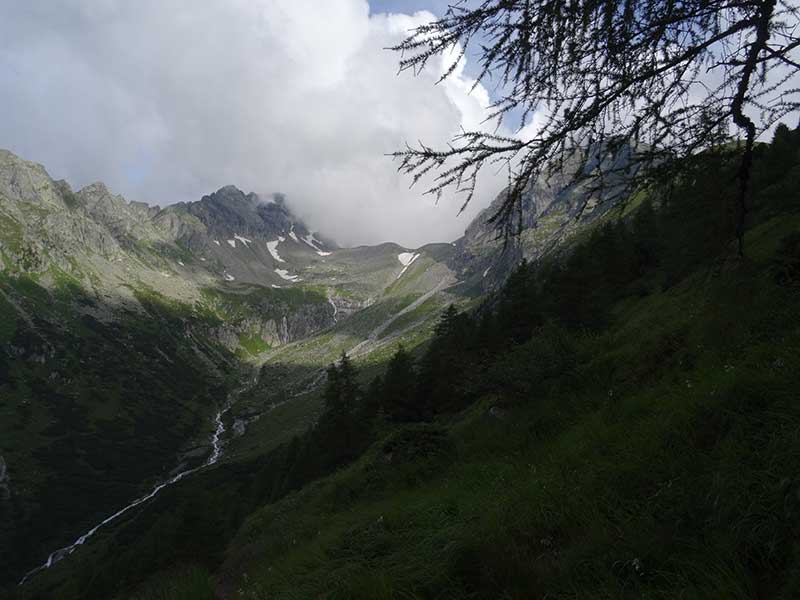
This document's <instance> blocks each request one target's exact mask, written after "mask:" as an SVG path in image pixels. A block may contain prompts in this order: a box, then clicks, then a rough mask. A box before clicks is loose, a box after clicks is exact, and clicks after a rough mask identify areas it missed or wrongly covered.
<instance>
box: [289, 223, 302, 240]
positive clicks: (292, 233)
mask: <svg viewBox="0 0 800 600" xmlns="http://www.w3.org/2000/svg"><path fill="white" fill-rule="evenodd" d="M289 237H290V238H292V239H293V240H294V241H295V242H297V243H298V244H299V243H300V240H298V239H297V234H296V233H295V232H294V225H292V230H291V231H290V232H289Z"/></svg>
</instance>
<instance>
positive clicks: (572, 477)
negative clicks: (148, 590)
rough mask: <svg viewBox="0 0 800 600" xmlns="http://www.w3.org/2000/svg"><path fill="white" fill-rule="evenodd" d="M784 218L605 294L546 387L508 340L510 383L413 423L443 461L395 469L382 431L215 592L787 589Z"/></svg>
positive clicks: (793, 571)
mask: <svg viewBox="0 0 800 600" xmlns="http://www.w3.org/2000/svg"><path fill="white" fill-rule="evenodd" d="M797 226H798V222H797V220H796V215H792V216H788V217H787V216H784V217H781V218H780V219H779V220H775V221H769V222H767V223H764V224H763V225H762V226H759V227H757V228H755V229H754V230H752V231H751V232H750V233H749V235H748V239H747V244H748V248H750V249H751V256H752V258H751V259H749V260H748V261H744V262H740V263H738V264H736V265H733V266H731V267H729V268H728V269H727V270H726V271H724V272H719V270H718V269H717V268H705V267H704V268H702V269H700V270H698V271H697V272H695V273H694V274H692V275H691V276H690V277H689V278H687V279H686V280H684V281H683V282H681V283H680V284H679V285H676V286H674V287H673V288H670V289H669V290H667V291H662V292H657V293H654V294H651V295H649V296H645V297H640V298H636V297H634V298H627V299H625V300H624V301H622V302H620V303H619V304H618V305H617V306H616V307H615V311H614V312H615V315H616V318H615V319H614V324H613V326H611V327H609V328H608V329H607V330H605V331H604V332H603V333H601V334H594V335H588V334H581V333H573V334H570V336H571V342H570V347H571V348H572V351H573V352H574V353H575V362H574V367H573V368H570V370H569V371H568V372H567V373H565V374H563V375H561V376H559V377H557V378H555V379H554V380H549V381H547V382H545V383H543V382H542V381H541V380H531V379H530V378H526V375H525V370H524V369H522V365H524V364H526V363H527V361H528V360H529V357H530V356H533V355H536V356H546V353H544V354H543V353H542V351H540V350H537V348H536V347H537V344H548V343H549V341H548V340H546V339H544V340H537V339H536V338H534V340H532V341H531V342H528V343H527V344H525V345H523V346H520V347H518V348H517V349H516V350H514V351H513V352H511V353H510V354H509V355H508V356H507V357H506V358H505V359H503V362H504V363H506V364H507V365H508V368H507V369H503V368H500V367H501V366H498V368H499V369H500V372H502V373H506V372H508V373H515V374H516V375H517V377H518V378H519V381H518V382H517V383H518V384H519V386H518V387H515V386H513V385H511V384H509V383H508V382H507V383H506V385H504V386H500V387H498V392H497V393H496V394H488V395H486V396H485V397H484V398H483V399H482V400H481V401H480V402H478V403H477V404H476V405H474V406H472V407H471V408H469V409H468V410H466V411H465V412H464V413H462V414H460V415H458V416H456V417H455V418H453V419H452V420H449V421H444V422H441V423H439V424H437V425H435V426H428V427H436V428H438V430H439V437H440V438H441V439H443V440H445V441H444V442H443V443H442V446H441V448H438V449H437V448H434V449H433V450H431V449H430V448H428V447H427V446H424V445H423V446H420V448H423V450H421V453H420V452H410V453H409V454H408V456H410V457H411V458H408V459H404V458H402V454H400V453H399V452H398V451H397V450H396V449H395V450H393V451H392V452H391V453H389V452H387V451H386V448H387V447H389V446H390V440H391V439H392V437H393V436H394V437H396V436H397V435H400V434H398V432H396V431H393V432H390V433H387V436H388V437H386V438H384V439H383V440H381V441H380V442H378V443H376V444H375V445H373V447H372V448H371V450H370V451H369V452H368V453H367V455H365V456H364V457H362V458H361V459H360V460H359V461H358V462H357V463H355V464H354V465H352V466H351V467H349V468H347V469H344V470H342V471H340V472H338V473H337V474H335V475H333V476H331V477H328V478H326V479H324V480H321V481H319V482H317V483H316V484H312V485H311V486H308V487H307V488H305V489H303V490H302V491H300V492H298V493H296V494H294V495H292V496H290V497H287V498H286V499H284V500H282V501H279V502H277V503H275V504H271V505H267V506H265V507H263V508H262V509H260V510H259V511H257V512H256V513H254V514H253V515H252V516H251V517H250V518H249V519H248V520H247V521H246V523H245V524H244V526H243V527H242V528H241V529H240V532H239V534H238V536H237V538H236V539H235V540H234V541H233V542H232V543H231V545H230V547H229V552H228V557H227V561H226V564H225V566H224V567H223V569H222V571H221V574H220V575H219V581H220V585H221V586H222V588H223V589H234V588H236V589H239V588H241V589H242V590H243V591H242V593H241V595H240V596H239V597H244V598H310V597H320V598H387V599H388V598H429V597H435V598H530V597H547V598H675V597H685V598H720V599H721V598H742V599H744V598H754V597H770V598H793V597H797V595H798V594H799V593H800V587H798V586H799V585H800V570H798V566H797V565H798V564H799V562H800V561H798V558H800V557H798V547H797V544H796V541H795V540H796V538H795V535H794V533H793V532H794V531H796V530H797V527H798V526H800V500H798V498H800V480H798V478H797V475H796V473H797V466H798V463H797V451H796V449H797V448H798V447H800V406H798V405H797V402H796V390H797V387H796V386H797V377H796V373H797V372H800V308H798V303H797V301H796V291H795V290H793V289H791V288H788V289H787V288H785V287H782V286H779V285H776V283H775V281H774V280H773V278H772V276H771V272H770V261H771V260H772V256H773V254H774V251H775V248H777V244H778V242H777V241H776V240H775V232H781V233H783V234H785V233H788V232H790V231H792V230H794V231H796V230H797ZM778 241H779V240H778ZM542 350H545V348H542ZM534 371H535V370H534ZM530 377H533V376H532V375H531V376H530ZM498 406H499V407H502V410H501V412H500V413H496V414H499V415H500V416H491V414H490V413H489V409H490V408H491V407H498ZM406 433H407V436H406V437H407V440H409V441H408V444H410V445H411V446H414V445H415V444H416V445H419V443H420V442H419V440H420V439H421V438H420V437H419V431H416V430H414V429H413V428H412V429H411V430H409V431H407V432H406ZM391 447H392V448H396V446H394V445H393V446H391ZM399 454H400V456H398V455H399ZM243 574H246V577H245V575H243Z"/></svg>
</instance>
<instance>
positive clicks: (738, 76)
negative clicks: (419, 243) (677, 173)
mask: <svg viewBox="0 0 800 600" xmlns="http://www.w3.org/2000/svg"><path fill="white" fill-rule="evenodd" d="M797 18H798V5H797V3H796V2H794V1H792V0H755V1H753V0H736V1H733V2H731V1H728V0H713V1H707V0H691V1H688V2H672V1H669V0H660V1H654V0H625V1H624V2H619V1H618V0H599V1H598V0H592V1H584V0H573V1H570V2H566V3H565V2H560V1H538V2H530V1H528V0H483V1H481V2H478V3H477V4H475V5H474V6H467V5H465V3H462V2H456V3H454V4H453V5H452V6H450V7H449V8H448V9H447V11H446V12H445V14H444V16H443V17H441V18H439V19H437V20H435V21H433V22H431V23H428V24H425V25H422V26H420V27H418V28H416V30H415V31H414V32H413V34H412V35H411V36H410V37H408V38H407V39H406V40H405V41H403V42H402V43H400V44H399V45H397V46H396V47H395V48H394V49H395V50H397V51H400V52H402V58H401V61H400V68H401V70H404V69H412V70H414V71H416V72H419V71H421V70H422V69H424V68H425V67H426V65H427V64H428V62H429V61H431V60H432V59H435V58H439V57H440V56H444V57H445V58H444V60H446V61H447V62H446V65H447V68H445V71H444V74H443V75H442V77H441V79H446V78H447V77H449V76H450V75H451V74H453V73H454V72H455V71H456V70H457V68H458V65H459V61H460V60H461V59H462V58H463V57H464V56H465V55H466V54H467V53H468V52H470V51H472V50H474V52H475V53H476V54H477V56H478V60H479V62H480V65H481V70H480V72H479V74H478V76H477V79H476V85H477V84H478V83H481V82H482V83H484V84H487V85H488V84H489V83H490V82H491V87H493V88H494V89H496V90H498V95H497V97H498V100H496V101H495V102H494V103H493V105H492V107H491V109H492V117H494V118H496V119H497V120H498V121H502V119H503V118H504V117H510V118H513V119H518V120H519V129H521V128H522V127H523V126H524V125H526V124H527V123H528V121H529V120H530V118H532V116H533V115H534V114H536V116H537V117H538V119H539V121H540V122H539V123H538V126H537V128H536V131H535V132H534V133H533V134H532V135H531V136H530V137H525V136H519V137H514V136H512V135H509V134H506V135H503V134H501V133H497V132H496V130H495V132H492V131H486V130H471V131H463V132H462V133H461V134H459V135H458V136H456V138H455V139H454V140H453V141H452V142H451V143H450V144H449V145H448V146H447V147H445V148H442V149H438V148H432V147H430V146H427V145H424V144H420V146H418V147H411V146H409V147H407V148H406V150H404V151H399V152H396V153H395V156H396V157H397V158H399V159H400V160H401V163H400V169H401V171H404V172H407V173H410V174H413V176H414V181H415V182H416V181H417V180H418V179H420V178H421V177H423V176H424V175H426V174H427V173H429V172H431V171H432V170H434V171H438V173H437V175H436V179H435V183H434V185H433V187H432V189H431V190H430V191H431V192H433V193H436V194H441V192H442V190H443V189H445V188H447V187H450V186H452V187H454V188H455V189H456V190H457V191H461V192H464V193H466V200H465V203H464V206H466V204H467V203H468V202H469V201H470V200H471V198H472V195H473V194H474V192H475V183H476V179H477V176H478V173H479V172H480V170H481V169H482V168H483V167H484V166H486V165H489V164H494V165H495V167H496V166H497V163H501V164H502V165H503V166H504V167H507V168H508V170H509V179H510V183H509V187H508V190H507V197H506V200H505V201H504V202H503V203H502V205H501V207H500V209H499V210H498V211H497V214H496V215H495V219H496V220H497V221H498V223H499V224H500V225H502V226H503V227H504V228H505V231H506V233H507V234H508V233H516V232H517V228H518V227H521V224H522V222H521V210H520V207H521V206H522V203H523V198H524V196H525V194H526V193H527V192H528V191H529V190H530V189H531V188H532V186H533V185H535V184H536V183H537V182H538V181H539V180H540V178H541V177H542V176H546V177H547V178H549V177H550V176H553V175H558V176H562V175H563V174H564V173H570V176H571V177H573V179H574V180H580V179H584V180H585V179H589V180H591V181H592V184H593V185H594V186H595V187H596V188H599V189H610V190H612V191H613V195H615V196H617V197H619V196H621V195H622V194H624V193H626V192H629V191H630V190H631V189H632V187H635V186H636V185H637V184H638V183H639V182H640V181H642V180H645V179H646V178H648V177H651V176H652V174H653V173H652V172H651V171H650V170H648V169H647V168H646V167H655V166H658V167H659V168H662V167H665V166H669V165H670V163H671V161H672V160H673V159H675V158H678V159H686V158H688V157H691V156H695V155H696V154H698V152H699V151H703V150H708V149H709V148H713V147H715V146H717V145H719V144H720V142H721V141H722V140H724V138H725V137H726V135H727V133H728V128H729V127H730V126H736V127H737V128H739V129H740V130H741V131H742V132H743V134H744V138H745V145H744V152H743V154H742V158H741V162H740V166H739V168H738V174H737V177H738V179H739V191H738V193H737V194H736V195H734V198H738V204H737V208H736V210H737V211H738V215H737V227H738V234H740V235H741V233H742V232H743V226H744V219H745V215H746V211H747V206H746V195H747V193H748V192H749V180H750V167H751V163H752V158H753V148H754V142H755V139H756V137H757V135H758V134H760V133H762V132H763V131H766V130H767V129H769V128H770V126H772V125H773V124H774V123H776V122H777V121H779V120H780V119H781V118H782V117H785V116H786V115H788V114H790V113H791V112H792V111H795V110H797V107H798V97H797V90H796V85H795V84H794V81H795V80H796V77H797V75H798V73H800V65H798V63H797V62H795V61H794V54H793V51H794V50H795V49H796V48H797V47H798V45H800V38H798V37H797V35H796V31H795V27H794V25H793V23H794V22H796V20H797ZM768 74H769V75H770V76H769V77H768V76H767V75H768ZM748 109H752V110H748ZM754 113H757V114H759V118H758V119H757V121H756V122H754V121H753V120H752V119H751V117H750V116H749V115H752V114H754ZM498 124H499V123H498ZM683 164H685V162H684V163H683ZM618 175H624V179H625V181H621V180H620V178H619V177H617V176H618ZM586 201H587V202H588V201H589V198H587V200H586Z"/></svg>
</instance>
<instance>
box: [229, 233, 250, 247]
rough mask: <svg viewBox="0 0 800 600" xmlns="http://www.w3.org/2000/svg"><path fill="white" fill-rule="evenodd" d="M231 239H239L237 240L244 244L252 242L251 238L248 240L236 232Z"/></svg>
mask: <svg viewBox="0 0 800 600" xmlns="http://www.w3.org/2000/svg"><path fill="white" fill-rule="evenodd" d="M233 239H235V240H239V241H240V242H242V243H243V244H244V245H245V246H247V244H252V243H253V240H248V239H247V238H246V237H242V236H240V235H239V234H238V233H237V234H236V235H234V236H233Z"/></svg>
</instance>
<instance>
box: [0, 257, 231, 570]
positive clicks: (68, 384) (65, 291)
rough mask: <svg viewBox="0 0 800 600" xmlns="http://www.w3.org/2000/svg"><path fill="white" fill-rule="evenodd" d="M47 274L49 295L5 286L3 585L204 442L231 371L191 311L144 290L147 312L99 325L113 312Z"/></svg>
mask: <svg viewBox="0 0 800 600" xmlns="http://www.w3.org/2000/svg"><path fill="white" fill-rule="evenodd" d="M51 275H52V276H53V279H54V280H55V283H54V284H53V285H52V286H51V287H50V288H49V289H47V288H45V287H42V286H40V285H39V283H37V278H36V277H33V276H28V275H20V276H18V277H14V276H6V275H3V276H2V277H0V292H2V294H0V298H1V299H2V300H0V318H1V320H2V323H3V325H2V327H0V336H2V341H3V347H2V350H0V455H2V456H4V458H5V461H6V463H7V464H8V466H9V471H10V477H11V489H12V496H11V498H10V499H9V500H8V501H7V502H0V557H2V560H0V565H1V566H0V582H2V583H6V582H9V581H10V580H12V579H13V580H16V579H17V578H18V577H20V576H21V574H22V573H24V572H25V571H26V570H27V569H30V568H32V567H34V566H35V565H36V564H38V563H39V562H41V561H43V560H44V559H45V558H46V557H47V554H48V553H49V552H51V551H53V550H55V549H56V548H58V547H61V546H63V545H65V544H67V543H69V542H71V541H73V540H74V539H75V538H76V537H77V536H78V535H80V534H81V533H83V532H85V531H86V530H87V529H88V528H89V527H91V526H92V525H94V524H95V523H96V522H97V521H98V520H99V519H102V518H103V517H104V516H107V515H108V514H109V513H110V512H113V509H116V508H118V507H119V506H121V505H124V504H126V503H127V502H128V501H130V500H131V499H132V498H134V497H135V496H136V495H137V494H139V493H141V490H142V487H141V485H142V483H143V482H145V483H147V482H150V481H152V479H153V478H154V477H155V478H160V477H163V476H164V475H165V473H166V471H168V470H169V469H171V468H173V467H175V466H176V464H177V463H176V459H177V456H176V455H177V453H178V451H179V449H181V448H182V447H185V444H187V442H191V441H192V440H198V439H202V440H203V441H205V439H206V438H207V436H208V435H209V431H208V429H209V427H210V425H209V423H210V420H211V416H212V414H213V411H214V410H215V409H216V406H217V403H218V402H222V401H224V398H225V393H226V391H225V390H226V387H227V384H228V382H226V381H225V377H226V374H225V373H224V367H225V362H226V360H227V361H228V364H229V365H232V364H233V361H232V360H231V359H232V358H233V357H232V356H231V355H230V354H228V353H227V351H226V350H225V349H224V348H222V347H221V346H219V345H217V344H216V343H215V342H214V341H213V340H211V339H206V338H204V336H203V331H204V330H205V329H206V328H207V327H210V326H212V325H213V323H210V322H208V320H207V319H206V317H205V316H203V315H197V314H193V313H192V311H191V309H190V308H189V307H186V306H184V305H180V304H178V303H170V302H168V301H166V300H165V299H164V298H162V297H159V296H158V295H157V294H154V293H152V292H147V291H144V290H140V291H137V294H138V295H139V297H140V299H141V301H142V302H143V306H144V308H145V311H144V312H143V313H132V312H127V313H120V314H117V316H116V319H115V320H114V321H105V320H99V319H97V318H95V317H94V316H93V315H94V314H99V315H105V314H108V312H107V311H106V310H105V309H104V308H103V307H102V306H101V305H100V303H99V301H98V300H97V298H95V297H93V296H89V295H87V294H86V293H85V292H84V291H83V289H82V288H81V287H80V286H79V285H77V283H76V282H74V281H73V280H71V278H70V277H69V276H67V275H65V274H63V273H61V272H58V271H54V272H53V273H51ZM188 331H192V332H193V334H192V335H187V332H188ZM201 353H202V354H205V355H206V357H207V358H206V360H214V361H216V362H217V363H218V366H219V367H221V368H222V369H223V370H220V371H216V372H214V371H212V370H210V369H209V368H208V366H207V364H203V362H201V360H200V355H201ZM165 356H166V357H167V359H165V358H164V357H165Z"/></svg>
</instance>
